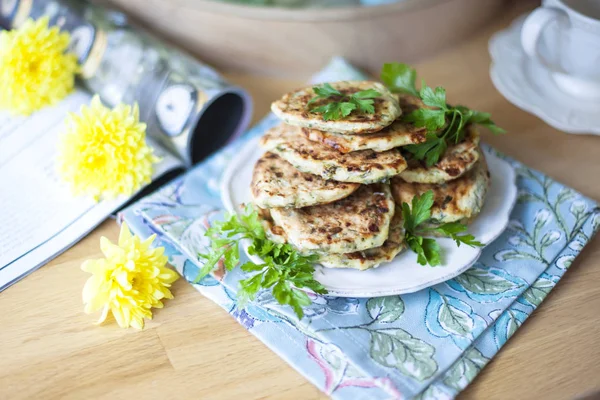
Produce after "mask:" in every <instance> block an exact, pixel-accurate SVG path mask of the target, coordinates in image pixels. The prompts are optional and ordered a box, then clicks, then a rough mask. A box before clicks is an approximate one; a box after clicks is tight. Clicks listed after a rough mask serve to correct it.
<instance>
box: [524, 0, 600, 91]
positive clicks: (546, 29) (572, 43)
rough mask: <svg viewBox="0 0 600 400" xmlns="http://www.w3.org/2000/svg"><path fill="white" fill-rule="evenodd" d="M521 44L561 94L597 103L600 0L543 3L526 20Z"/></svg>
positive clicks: (567, 0) (599, 89) (599, 65)
mask: <svg viewBox="0 0 600 400" xmlns="http://www.w3.org/2000/svg"><path fill="white" fill-rule="evenodd" d="M542 41H543V42H544V44H545V50H546V51H542V50H541V48H540V47H541V46H540V44H541V42H542ZM521 43H522V45H523V49H524V50H525V53H527V55H529V56H530V57H531V58H533V59H535V60H537V61H538V62H539V63H541V64H542V65H544V66H545V67H546V68H548V69H549V70H550V71H551V73H552V78H553V79H554V81H555V82H556V85H557V86H558V87H559V88H561V89H562V90H563V91H564V92H567V93H569V94H571V95H573V96H576V97H579V98H582V99H586V100H597V101H600V0H544V2H543V4H542V6H541V7H538V8H537V9H535V10H534V11H533V12H532V13H531V14H530V15H529V16H528V17H527V19H526V20H525V23H524V25H523V29H522V31H521ZM550 54H552V56H549V55H550Z"/></svg>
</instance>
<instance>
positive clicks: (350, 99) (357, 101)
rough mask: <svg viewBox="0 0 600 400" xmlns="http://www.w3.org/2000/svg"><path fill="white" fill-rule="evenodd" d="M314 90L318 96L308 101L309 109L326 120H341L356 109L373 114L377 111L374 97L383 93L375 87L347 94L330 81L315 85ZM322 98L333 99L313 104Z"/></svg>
mask: <svg viewBox="0 0 600 400" xmlns="http://www.w3.org/2000/svg"><path fill="white" fill-rule="evenodd" d="M313 90H314V92H315V94H316V96H315V97H313V98H312V99H310V101H309V102H308V103H307V106H308V109H309V110H310V111H311V112H314V113H318V114H322V115H323V119H324V120H325V121H333V120H340V119H342V118H344V117H347V116H348V115H350V114H351V113H352V112H353V111H355V110H358V111H360V112H362V113H365V114H373V113H374V112H375V106H374V105H373V104H374V101H373V99H374V98H376V97H378V96H381V93H379V92H378V91H377V90H375V89H368V90H361V91H360V92H356V93H352V94H351V95H350V96H347V95H344V94H343V93H342V92H340V91H339V90H336V89H334V88H333V87H332V86H331V85H330V84H329V83H325V84H323V85H322V86H314V87H313ZM321 99H331V100H332V101H330V102H328V103H327V104H324V105H321V106H318V107H313V104H314V103H315V102H316V101H318V100H321Z"/></svg>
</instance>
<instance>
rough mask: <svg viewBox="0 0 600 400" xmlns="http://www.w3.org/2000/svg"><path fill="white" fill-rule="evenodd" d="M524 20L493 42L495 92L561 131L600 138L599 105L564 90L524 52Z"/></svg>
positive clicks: (492, 67) (491, 43)
mask: <svg viewBox="0 0 600 400" xmlns="http://www.w3.org/2000/svg"><path fill="white" fill-rule="evenodd" d="M525 17H526V16H521V17H519V18H517V19H516V20H515V21H514V22H513V24H512V25H511V26H510V27H508V28H507V29H505V30H503V31H500V32H498V33H496V34H494V36H492V38H491V39H490V42H489V51H490V55H491V56H492V66H491V68H490V76H491V78H492V82H493V83H494V85H495V86H496V89H498V91H499V92H500V93H501V94H502V95H503V96H504V97H506V99H507V100H508V101H510V102H511V103H513V104H514V105H516V106H517V107H519V108H521V109H523V110H525V111H527V112H530V113H532V114H534V115H536V116H538V117H539V118H541V119H543V120H544V121H545V122H546V123H547V124H549V125H551V126H553V127H555V128H557V129H559V130H562V131H565V132H568V133H578V134H595V135H600V112H599V111H600V103H598V102H590V101H586V100H582V99H579V98H577V97H573V96H571V95H569V94H567V93H565V92H563V91H561V90H560V89H559V88H558V87H557V86H556V84H555V83H554V80H553V79H552V77H551V75H550V72H549V71H548V70H547V69H546V68H544V67H543V66H541V65H540V64H539V63H537V62H535V61H533V60H531V59H530V58H529V57H527V56H526V55H525V53H524V52H523V50H522V47H521V38H520V36H521V26H522V25H523V21H524V19H525Z"/></svg>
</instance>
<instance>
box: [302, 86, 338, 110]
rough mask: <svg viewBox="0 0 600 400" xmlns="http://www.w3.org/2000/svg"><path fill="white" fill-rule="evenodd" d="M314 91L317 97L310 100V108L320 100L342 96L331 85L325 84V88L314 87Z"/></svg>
mask: <svg viewBox="0 0 600 400" xmlns="http://www.w3.org/2000/svg"><path fill="white" fill-rule="evenodd" d="M313 91H314V92H315V94H316V96H315V97H313V98H312V99H310V101H309V102H308V104H307V105H309V106H310V105H311V104H312V103H314V102H315V101H317V100H319V99H326V98H328V97H331V96H342V93H340V92H339V91H338V90H336V89H334V88H333V86H331V85H330V84H329V83H325V84H323V86H313Z"/></svg>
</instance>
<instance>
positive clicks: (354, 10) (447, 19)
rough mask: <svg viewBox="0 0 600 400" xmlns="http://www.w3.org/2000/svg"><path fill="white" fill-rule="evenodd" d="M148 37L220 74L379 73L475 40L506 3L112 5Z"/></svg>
mask: <svg viewBox="0 0 600 400" xmlns="http://www.w3.org/2000/svg"><path fill="white" fill-rule="evenodd" d="M110 2H111V3H112V4H114V5H115V6H117V8H120V9H122V10H123V11H125V12H127V13H128V14H130V15H131V16H133V17H134V19H137V20H138V21H139V22H141V23H142V24H143V25H145V27H146V28H147V29H149V30H150V31H152V32H157V33H160V34H161V35H163V36H165V37H166V38H168V39H170V40H172V41H173V42H175V43H177V44H178V45H180V46H183V47H184V48H186V49H187V50H189V51H190V52H192V53H193V54H195V55H197V56H198V57H199V58H200V59H201V60H203V61H205V62H206V63H208V64H212V65H213V66H215V67H217V68H218V69H220V70H222V71H243V72H255V73H261V74H277V75H307V74H310V73H313V72H315V71H317V70H318V69H319V68H321V67H323V66H324V65H325V64H326V62H327V61H328V60H329V59H330V58H331V57H332V56H334V55H341V56H345V57H346V58H348V59H349V60H350V61H351V62H353V63H355V65H357V66H360V67H363V68H365V69H367V70H370V71H378V70H379V68H380V67H381V64H382V63H383V62H386V61H403V62H415V61H417V60H419V59H422V58H424V57H426V56H428V55H431V54H433V53H436V52H439V51H441V50H443V49H445V48H447V47H449V46H452V45H453V44H455V43H457V42H458V41H460V40H462V39H464V38H465V37H467V36H469V35H471V34H473V33H474V32H476V31H477V30H478V29H479V28H481V27H482V26H484V25H485V24H486V23H488V22H489V20H490V19H492V18H493V17H494V16H495V15H497V14H498V12H499V11H500V9H501V8H502V5H503V4H504V3H506V0H404V1H402V2H399V3H394V4H389V5H381V6H372V7H342V8H322V9H314V8H305V9H282V8H267V7H252V6H244V5H237V4H229V3H219V2H214V1H210V0H110Z"/></svg>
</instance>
